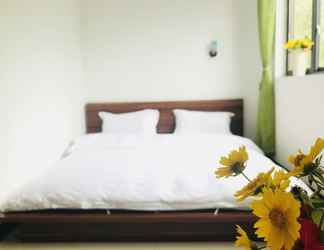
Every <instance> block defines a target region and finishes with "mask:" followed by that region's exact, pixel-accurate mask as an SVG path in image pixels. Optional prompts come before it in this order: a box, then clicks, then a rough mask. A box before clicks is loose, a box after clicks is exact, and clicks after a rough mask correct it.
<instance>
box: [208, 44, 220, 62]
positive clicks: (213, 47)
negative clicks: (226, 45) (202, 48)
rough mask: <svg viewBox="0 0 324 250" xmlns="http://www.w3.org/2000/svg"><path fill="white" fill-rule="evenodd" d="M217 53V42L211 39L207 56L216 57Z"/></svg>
mask: <svg viewBox="0 0 324 250" xmlns="http://www.w3.org/2000/svg"><path fill="white" fill-rule="evenodd" d="M217 55H218V42H217V41H212V42H211V44H210V46H209V56H210V57H212V58H213V57H216V56H217Z"/></svg>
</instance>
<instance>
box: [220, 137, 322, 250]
mask: <svg viewBox="0 0 324 250" xmlns="http://www.w3.org/2000/svg"><path fill="white" fill-rule="evenodd" d="M323 149H324V139H322V138H319V139H317V141H316V142H315V144H314V145H313V146H312V147H311V149H310V151H309V152H308V154H305V153H303V152H302V151H299V152H298V153H297V154H296V155H294V156H290V157H289V162H290V163H291V164H292V166H293V168H292V170H291V171H285V170H275V168H271V169H270V170H269V171H268V172H264V173H259V174H258V175H257V176H256V177H255V178H254V179H251V178H250V177H249V176H247V175H246V174H245V172H244V170H245V169H246V167H247V164H246V163H247V161H248V159H249V156H248V153H247V151H246V148H245V147H244V146H243V147H241V148H239V149H238V150H234V151H232V152H231V153H230V154H229V155H228V156H226V157H222V158H221V159H220V164H221V165H222V166H221V167H219V168H218V169H217V170H216V171H215V175H216V177H217V178H223V177H225V178H228V177H236V176H239V175H240V176H243V177H244V178H245V179H246V181H247V185H246V186H245V187H243V188H242V189H241V190H239V191H237V192H236V193H235V197H236V199H237V200H238V201H239V202H240V201H243V200H245V199H246V198H248V197H251V198H252V201H251V204H250V207H251V209H252V212H253V214H254V215H255V216H256V217H257V222H256V223H255V224H254V228H255V229H256V231H255V234H256V236H257V237H258V239H260V241H258V242H254V241H252V240H250V238H249V237H248V235H247V233H246V232H245V231H244V230H243V228H242V227H240V226H239V225H237V233H238V236H237V238H236V239H237V240H236V242H235V244H236V246H238V247H243V248H244V249H245V250H259V249H264V248H268V249H272V250H291V249H297V247H298V246H299V247H300V249H305V250H320V249H321V250H324V245H321V238H323V240H324V237H322V236H324V199H323V198H322V196H321V192H322V191H324V177H323V173H324V166H321V160H322V155H321V152H322V151H323ZM292 177H297V178H302V179H303V180H304V181H306V182H307V183H308V185H309V187H310V189H311V190H312V192H311V194H310V192H307V191H306V190H303V189H302V188H300V187H291V188H290V179H291V178H292ZM262 242H263V243H262ZM323 242H324V241H323Z"/></svg>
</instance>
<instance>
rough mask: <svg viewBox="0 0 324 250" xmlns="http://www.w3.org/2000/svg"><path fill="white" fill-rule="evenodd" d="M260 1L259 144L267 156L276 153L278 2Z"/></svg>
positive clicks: (273, 0)
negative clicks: (275, 92) (275, 76)
mask: <svg viewBox="0 0 324 250" xmlns="http://www.w3.org/2000/svg"><path fill="white" fill-rule="evenodd" d="M257 1H258V28H259V40H260V52H261V59H262V65H263V73H262V80H261V82H260V87H259V91H260V92H259V107H258V118H257V142H258V144H259V146H260V147H261V148H262V149H263V150H264V152H265V153H266V154H267V155H274V153H275V103H274V73H273V64H274V45H275V29H276V28H275V27H276V0H257Z"/></svg>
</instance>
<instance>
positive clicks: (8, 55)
mask: <svg viewBox="0 0 324 250" xmlns="http://www.w3.org/2000/svg"><path fill="white" fill-rule="evenodd" d="M0 4H1V7H0V34H1V39H0V69H1V71H0V111H1V122H0V126H1V127H0V133H1V134H0V149H1V151H0V152H1V157H0V164H1V178H2V180H1V183H5V186H6V185H9V186H10V185H13V184H14V183H18V181H17V179H20V180H26V179H28V178H29V177H30V176H31V175H32V174H31V173H32V172H34V171H38V170H41V169H45V168H46V167H48V166H50V164H52V163H53V162H54V161H55V160H56V159H58V157H59V155H60V154H61V152H62V150H64V147H65V146H66V144H67V142H68V141H69V140H70V139H71V138H73V137H74V136H75V135H77V134H80V133H81V132H82V130H83V122H82V121H83V110H82V105H83V103H84V96H85V93H84V89H83V83H82V68H81V66H82V65H81V50H80V49H81V46H80V44H81V43H80V24H81V22H80V5H79V1H78V0H55V1H53V0H28V1H27V0H25V1H23V0H1V3H0ZM3 117H4V122H3V121H2V118H3Z"/></svg>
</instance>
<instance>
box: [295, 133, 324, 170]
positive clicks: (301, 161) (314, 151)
mask: <svg viewBox="0 0 324 250" xmlns="http://www.w3.org/2000/svg"><path fill="white" fill-rule="evenodd" d="M323 149H324V139H322V138H318V139H317V140H316V142H315V144H314V145H313V146H312V147H311V149H310V151H309V153H308V154H307V155H306V154H304V153H303V152H302V151H301V150H300V151H299V152H298V154H297V155H295V156H290V157H289V162H290V163H291V164H293V166H294V169H293V170H292V171H291V175H295V176H299V175H301V176H303V175H308V174H310V173H311V172H312V171H313V170H314V169H316V168H317V167H318V164H315V163H314V160H315V159H316V158H317V157H318V155H319V154H320V153H321V152H322V151H323Z"/></svg>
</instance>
